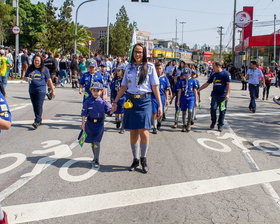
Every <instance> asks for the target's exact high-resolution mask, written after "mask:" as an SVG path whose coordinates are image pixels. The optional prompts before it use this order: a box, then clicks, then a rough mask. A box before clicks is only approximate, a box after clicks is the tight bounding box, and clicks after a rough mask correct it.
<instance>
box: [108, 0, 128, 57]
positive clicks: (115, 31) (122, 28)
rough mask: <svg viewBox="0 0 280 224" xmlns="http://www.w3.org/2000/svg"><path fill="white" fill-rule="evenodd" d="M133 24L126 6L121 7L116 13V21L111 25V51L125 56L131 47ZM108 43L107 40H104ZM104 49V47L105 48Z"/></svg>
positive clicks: (112, 53)
mask: <svg viewBox="0 0 280 224" xmlns="http://www.w3.org/2000/svg"><path fill="white" fill-rule="evenodd" d="M132 27H133V26H132V24H131V23H129V18H128V16H127V13H126V9H125V7H124V6H122V7H121V9H120V11H119V13H117V15H116V22H115V24H114V25H111V26H110V36H109V38H110V42H109V45H110V46H109V53H110V54H111V55H115V56H125V55H127V54H128V51H129V49H130V42H131V36H132ZM104 43H105V44H106V41H104ZM103 49H104V48H103Z"/></svg>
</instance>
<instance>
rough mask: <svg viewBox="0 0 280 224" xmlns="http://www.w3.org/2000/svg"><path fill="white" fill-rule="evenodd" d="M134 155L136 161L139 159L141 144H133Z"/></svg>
mask: <svg viewBox="0 0 280 224" xmlns="http://www.w3.org/2000/svg"><path fill="white" fill-rule="evenodd" d="M131 149H132V154H133V158H134V159H139V144H136V145H133V144H131Z"/></svg>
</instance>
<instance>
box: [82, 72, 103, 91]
mask: <svg viewBox="0 0 280 224" xmlns="http://www.w3.org/2000/svg"><path fill="white" fill-rule="evenodd" d="M92 77H93V78H92ZM93 82H100V83H101V84H102V85H103V77H102V75H101V74H100V73H99V72H95V73H94V74H93V75H91V74H90V73H89V72H86V73H84V74H83V76H82V78H81V79H80V85H83V87H84V88H85V91H86V92H87V93H88V94H89V96H92V94H91V92H90V85H91V84H92V83H93Z"/></svg>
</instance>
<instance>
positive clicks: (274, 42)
mask: <svg viewBox="0 0 280 224" xmlns="http://www.w3.org/2000/svg"><path fill="white" fill-rule="evenodd" d="M273 39H274V41H273V60H274V63H273V71H275V65H276V15H275V14H274V35H273Z"/></svg>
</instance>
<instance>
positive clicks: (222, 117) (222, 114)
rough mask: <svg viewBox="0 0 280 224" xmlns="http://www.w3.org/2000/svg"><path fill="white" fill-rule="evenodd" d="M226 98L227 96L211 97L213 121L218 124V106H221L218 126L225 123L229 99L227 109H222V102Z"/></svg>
mask: <svg viewBox="0 0 280 224" xmlns="http://www.w3.org/2000/svg"><path fill="white" fill-rule="evenodd" d="M224 100H225V97H219V96H212V99H211V109H210V111H211V121H212V123H213V124H216V121H217V113H216V111H217V108H218V107H219V120H218V126H219V127H222V126H223V125H224V120H225V115H226V110H227V101H225V110H223V111H221V103H222V102H223V101H224Z"/></svg>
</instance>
